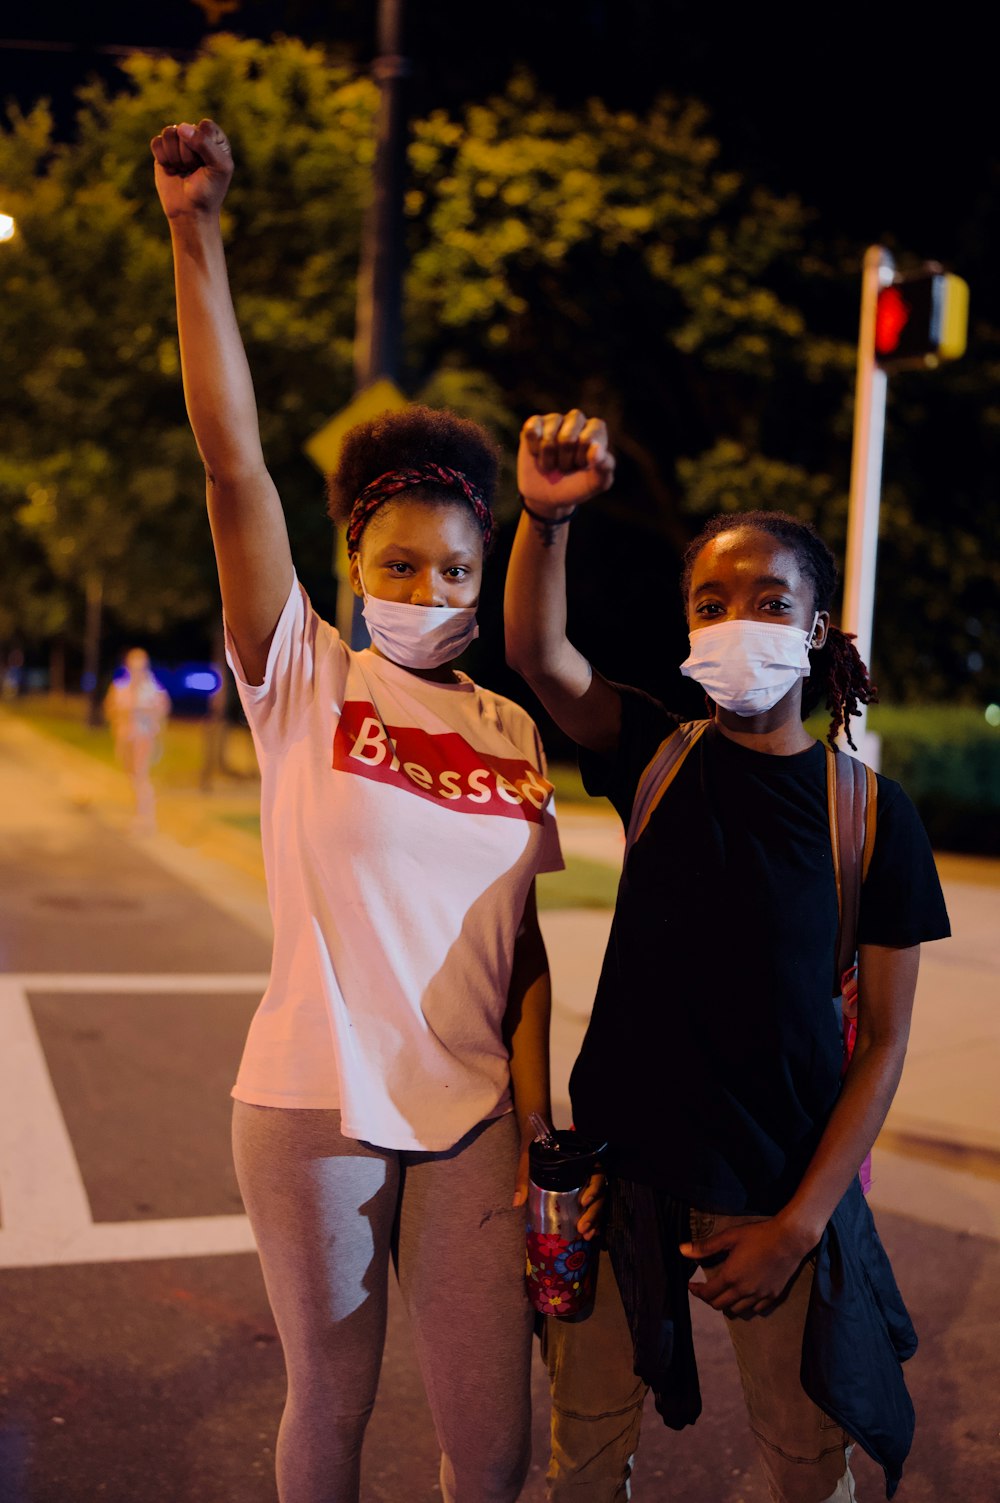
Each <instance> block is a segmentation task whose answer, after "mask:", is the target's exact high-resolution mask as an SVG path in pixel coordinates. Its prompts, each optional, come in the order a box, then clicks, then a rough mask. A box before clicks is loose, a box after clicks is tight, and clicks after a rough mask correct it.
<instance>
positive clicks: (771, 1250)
mask: <svg viewBox="0 0 1000 1503" xmlns="http://www.w3.org/2000/svg"><path fill="white" fill-rule="evenodd" d="M680 1250H681V1253H682V1255H683V1256H684V1257H685V1258H691V1259H693V1260H694V1261H696V1262H699V1263H700V1262H703V1261H705V1260H708V1259H712V1258H717V1257H718V1256H719V1255H720V1254H722V1257H723V1259H724V1261H723V1262H721V1263H719V1265H718V1266H717V1267H712V1268H708V1269H706V1274H707V1277H706V1279H705V1281H704V1283H691V1284H689V1285H688V1288H689V1289H690V1291H691V1293H692V1294H693V1295H694V1296H695V1297H696V1298H697V1299H700V1300H702V1301H704V1303H705V1304H706V1305H711V1306H712V1309H713V1310H724V1311H725V1313H726V1314H727V1315H742V1316H747V1315H762V1314H763V1313H764V1312H765V1311H767V1310H770V1309H771V1307H772V1306H773V1305H776V1304H777V1303H778V1302H779V1300H780V1299H781V1298H782V1296H783V1295H784V1293H785V1290H786V1289H787V1288H788V1285H789V1284H790V1283H791V1281H792V1279H793V1278H794V1277H795V1275H796V1273H797V1272H798V1270H799V1268H800V1267H801V1266H802V1262H803V1259H804V1258H805V1257H806V1255H807V1254H808V1252H809V1251H810V1249H809V1248H803V1246H802V1243H801V1238H800V1237H798V1236H796V1235H795V1233H794V1232H792V1231H791V1230H790V1229H789V1228H787V1227H785V1226H784V1225H783V1223H782V1222H781V1221H780V1220H779V1219H778V1218H777V1217H772V1218H771V1219H769V1220H767V1221H752V1222H745V1223H744V1224H743V1225H741V1226H731V1227H728V1228H727V1229H726V1230H725V1231H721V1232H714V1233H713V1234H712V1236H711V1237H703V1238H702V1240H701V1241H700V1242H682V1243H681V1244H680Z"/></svg>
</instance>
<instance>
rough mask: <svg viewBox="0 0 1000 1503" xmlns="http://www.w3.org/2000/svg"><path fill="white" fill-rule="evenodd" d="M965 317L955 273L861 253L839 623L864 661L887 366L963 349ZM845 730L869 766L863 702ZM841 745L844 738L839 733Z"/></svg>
mask: <svg viewBox="0 0 1000 1503" xmlns="http://www.w3.org/2000/svg"><path fill="white" fill-rule="evenodd" d="M968 323H969V288H968V286H967V284H966V283H965V282H963V281H962V278H961V277H956V276H953V275H952V274H951V273H950V272H946V271H945V270H944V269H943V267H941V266H940V265H938V263H937V262H936V261H930V262H925V263H924V265H923V266H922V267H921V268H920V270H919V271H914V272H910V273H908V274H906V275H897V273H896V263H895V261H894V260H893V258H892V256H891V255H890V254H889V252H888V251H887V250H886V249H885V247H884V246H882V245H871V246H869V247H868V250H867V251H866V252H865V258H864V263H863V266H862V272H861V327H860V329H859V331H858V375H857V385H856V388H855V398H854V449H853V453H852V456H851V496H850V508H849V512H848V519H847V558H846V565H845V569H844V610H843V618H842V625H843V628H844V630H845V631H849V632H853V633H854V635H855V638H856V642H855V645H856V647H857V649H858V652H859V654H860V655H861V658H862V661H863V662H865V663H866V664H868V665H869V666H871V654H872V620H873V617H874V613H875V560H876V555H877V553H878V519H879V505H880V502H881V496H882V450H883V441H884V438H885V403H886V393H887V390H888V384H889V373H890V372H891V371H894V370H906V369H911V370H913V369H917V370H919V369H925V370H933V369H935V368H936V367H937V366H939V365H941V364H942V363H944V362H946V361H949V360H958V359H960V358H961V356H962V355H963V354H964V353H965V345H966V338H967V331H968ZM852 734H853V736H854V739H855V740H856V742H857V745H858V756H859V757H861V759H862V760H863V761H865V762H867V763H868V765H869V766H870V767H874V768H875V769H876V770H877V769H878V766H879V739H878V737H877V736H875V735H873V734H872V732H871V731H869V729H868V709H867V706H866V705H862V706H861V713H860V715H859V716H858V717H857V721H856V724H855V725H854V726H852ZM841 744H842V746H843V748H844V749H845V750H847V749H848V748H847V738H846V737H845V736H841Z"/></svg>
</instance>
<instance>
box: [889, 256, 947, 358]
mask: <svg viewBox="0 0 1000 1503" xmlns="http://www.w3.org/2000/svg"><path fill="white" fill-rule="evenodd" d="M968 323H969V285H968V283H967V282H963V281H962V278H961V277H956V276H952V275H951V273H950V272H945V271H941V270H940V269H939V268H937V267H928V268H927V269H926V270H925V271H918V272H914V273H912V274H911V275H910V276H901V277H895V278H894V279H893V281H892V282H890V283H889V285H888V287H883V288H882V289H881V291H880V292H879V295H878V303H877V306H876V309H875V358H876V360H877V361H878V363H879V365H881V366H884V367H885V368H887V369H889V370H893V369H896V368H897V367H899V366H907V365H925V366H926V365H939V364H940V363H941V362H942V361H943V360H957V359H958V358H959V356H960V355H964V353H965V342H966V333H967V329H968Z"/></svg>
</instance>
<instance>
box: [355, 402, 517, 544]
mask: <svg viewBox="0 0 1000 1503" xmlns="http://www.w3.org/2000/svg"><path fill="white" fill-rule="evenodd" d="M428 461H432V462H433V463H434V464H440V465H445V466H447V468H448V469H451V470H460V471H461V472H462V474H463V475H465V477H466V479H468V480H470V481H471V482H472V484H473V485H474V486H476V487H477V488H478V489H479V490H480V491H481V492H482V496H483V500H484V501H485V502H486V504H487V506H490V507H492V505H493V497H494V493H495V491H496V485H497V474H498V472H499V468H500V452H499V450H498V448H497V446H496V444H495V443H494V441H493V439H492V438H491V437H490V435H489V434H488V433H487V431H486V429H485V428H481V427H480V425H479V424H478V423H473V422H471V421H470V420H469V419H468V418H460V417H456V416H455V414H454V413H453V412H444V411H438V410H437V409H435V408H433V407H422V406H419V405H414V406H412V407H404V408H403V409H402V411H400V412H383V413H380V414H379V416H378V417H376V418H372V419H371V420H370V421H369V422H367V423H359V424H358V425H357V427H356V428H352V429H351V430H350V432H349V433H348V434H347V435H346V437H345V438H344V444H343V448H342V449H341V452H340V463H339V464H338V466H337V468H336V470H335V471H334V472H333V474H332V475H330V476H328V477H327V482H326V489H327V511H328V512H329V514H330V516H331V517H332V519H333V520H334V522H337V523H338V524H340V525H341V526H343V525H346V523H347V521H348V519H349V517H350V515H351V508H352V507H353V505H354V502H355V501H356V500H357V498H358V496H359V495H360V494H361V492H362V491H363V490H364V488H365V486H366V485H369V484H370V483H371V482H372V481H373V480H375V479H377V477H378V476H379V475H384V474H385V473H386V472H387V471H388V470H403V469H408V468H409V467H410V466H411V465H419V464H426V463H427V462H428ZM432 488H433V489H436V490H437V491H438V494H441V487H440V485H438V486H436V487H434V486H433V483H432V482H429V483H428V490H429V491H430V490H431V489H432Z"/></svg>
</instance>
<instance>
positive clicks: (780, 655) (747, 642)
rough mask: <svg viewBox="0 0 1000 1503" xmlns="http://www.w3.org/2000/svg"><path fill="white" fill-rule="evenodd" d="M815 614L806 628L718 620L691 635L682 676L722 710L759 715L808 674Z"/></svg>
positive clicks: (760, 622) (815, 621)
mask: <svg viewBox="0 0 1000 1503" xmlns="http://www.w3.org/2000/svg"><path fill="white" fill-rule="evenodd" d="M818 620H819V612H818V611H817V612H816V615H815V616H814V617H813V624H812V626H811V627H810V628H809V630H808V631H802V630H801V628H800V627H797V626H784V625H781V624H779V623H778V622H770V621H719V622H717V623H716V624H715V625H714V626H702V627H700V628H699V629H698V630H697V631H693V632H692V633H691V635H690V643H691V651H690V653H689V654H688V656H687V658H685V660H684V662H683V663H682V664H681V672H682V673H683V674H684V676H685V678H693V679H694V680H695V682H696V683H699V684H701V686H702V688H703V689H704V690H705V693H706V694H708V695H709V697H710V698H711V699H714V701H715V703H716V704H717V705H719V707H720V708H721V709H723V710H731V711H732V713H733V714H734V715H742V716H744V717H747V716H750V715H761V714H763V713H764V712H765V711H766V710H772V709H773V708H774V706H775V705H776V704H777V703H778V701H779V699H784V697H785V695H786V694H787V693H788V691H789V689H791V687H792V685H793V684H794V683H795V681H796V679H799V678H806V677H807V675H808V673H809V647H810V644H811V642H812V639H813V634H814V633H815V631H816V623H817V621H818Z"/></svg>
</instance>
